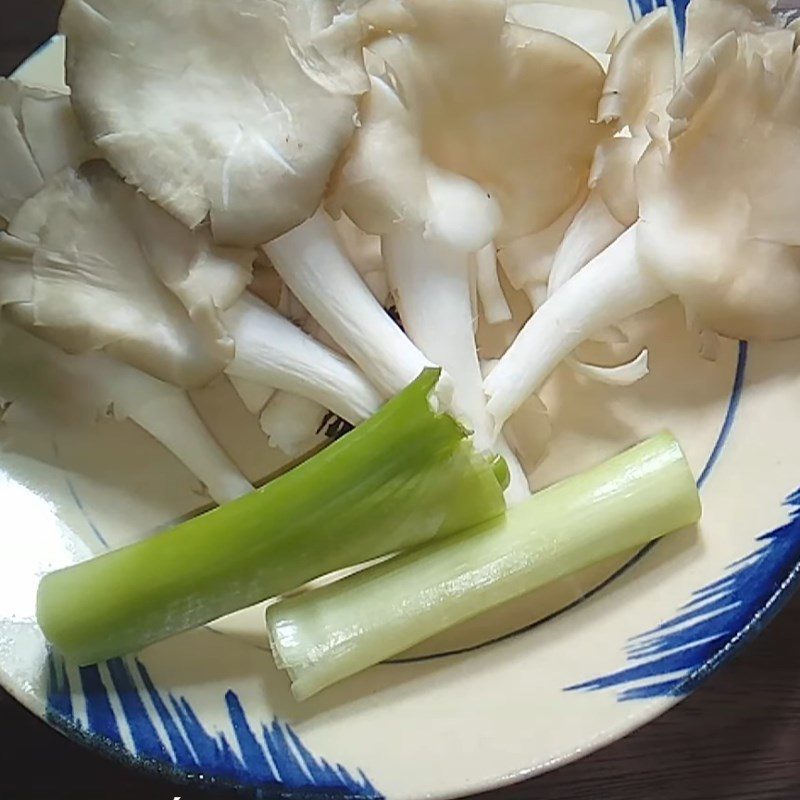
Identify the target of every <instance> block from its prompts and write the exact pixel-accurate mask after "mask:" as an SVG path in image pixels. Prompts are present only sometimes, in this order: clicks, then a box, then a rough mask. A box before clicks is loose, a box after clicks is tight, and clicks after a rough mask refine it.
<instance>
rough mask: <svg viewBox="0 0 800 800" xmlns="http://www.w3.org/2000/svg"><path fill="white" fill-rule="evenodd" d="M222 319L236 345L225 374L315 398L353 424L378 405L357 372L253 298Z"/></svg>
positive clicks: (246, 298)
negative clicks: (234, 353)
mask: <svg viewBox="0 0 800 800" xmlns="http://www.w3.org/2000/svg"><path fill="white" fill-rule="evenodd" d="M370 297H371V295H370ZM382 313H383V312H382ZM222 316H223V321H224V323H225V327H226V328H227V330H228V331H229V332H230V335H231V336H232V338H233V340H234V342H235V343H236V356H235V358H234V359H233V361H232V362H231V363H230V364H229V365H228V366H227V368H226V371H227V372H228V374H230V375H232V376H234V377H237V378H244V379H246V380H249V381H253V382H258V383H262V384H264V385H265V386H270V387H272V388H274V389H283V390H285V391H289V392H294V393H295V394H299V395H301V396H303V397H307V398H309V399H311V400H315V401H317V402H318V403H320V405H322V406H324V407H325V408H329V409H330V410H331V411H333V412H334V413H335V414H338V415H339V416H340V417H342V418H344V419H346V420H347V421H348V422H352V423H353V424H358V423H359V422H362V421H363V420H365V419H368V418H369V417H371V416H372V415H373V414H374V413H375V412H376V411H377V410H378V408H379V407H380V405H381V402H382V398H381V396H380V395H379V394H378V392H377V391H376V390H375V388H374V387H373V386H372V385H371V384H370V383H369V381H368V380H367V379H366V377H364V375H363V374H362V373H361V371H360V370H358V369H357V368H356V367H355V366H354V365H353V364H351V363H350V362H349V361H347V360H346V359H344V358H342V357H341V356H340V355H338V354H336V353H334V352H332V351H331V350H329V349H328V348H327V347H325V346H324V345H322V344H320V343H319V342H317V341H316V340H315V339H313V338H312V337H311V336H309V335H308V334H306V333H304V332H303V331H301V330H300V329H299V328H298V327H297V326H296V325H293V324H292V323H291V322H289V320H287V319H285V318H284V317H282V316H281V315H280V314H279V313H278V312H277V311H275V310H274V309H273V308H271V307H270V306H268V305H267V304H266V303H264V302H262V301H261V300H259V299H258V298H256V297H254V296H252V295H250V294H246V295H244V296H243V297H242V298H241V299H240V300H238V301H237V302H236V304H235V305H234V306H232V307H231V308H230V309H228V310H227V311H225V312H223V314H222Z"/></svg>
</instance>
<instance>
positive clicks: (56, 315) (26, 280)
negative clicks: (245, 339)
mask: <svg viewBox="0 0 800 800" xmlns="http://www.w3.org/2000/svg"><path fill="white" fill-rule="evenodd" d="M252 257H253V254H252V253H251V252H248V251H230V250H229V251H225V250H221V249H219V248H216V247H214V245H213V243H212V241H211V235H210V233H209V231H208V230H207V229H205V228H203V229H199V230H196V231H190V230H188V229H187V228H186V227H184V226H183V225H182V224H181V223H180V222H178V221H177V220H175V219H173V218H172V217H170V216H169V215H168V214H167V213H166V212H165V211H163V210H162V209H160V208H159V207H157V206H156V205H155V204H153V203H152V202H150V201H149V200H147V199H146V198H145V197H144V196H143V195H141V194H139V193H138V192H137V191H136V190H135V189H133V188H132V187H130V186H128V185H127V184H125V183H124V182H123V181H122V180H121V179H120V178H119V177H118V176H117V175H116V174H115V173H114V172H113V171H112V169H111V168H110V167H109V166H108V165H107V164H106V163H105V162H102V161H90V162H88V163H86V164H84V165H83V166H82V167H80V168H79V169H77V170H76V169H73V168H67V169H66V170H64V171H62V172H60V173H58V174H57V175H56V176H54V177H53V178H51V179H50V180H48V181H47V182H46V184H45V185H44V187H43V188H42V189H41V190H40V191H39V192H38V193H37V194H35V195H34V196H33V197H32V198H30V199H29V200H28V201H27V202H25V203H24V204H23V206H22V207H21V208H20V210H19V212H18V213H17V215H16V216H15V217H14V218H13V219H12V221H11V223H10V225H9V227H8V230H7V231H6V232H5V233H3V234H0V267H1V269H0V274H3V275H4V276H5V279H4V280H0V305H3V306H5V312H6V314H7V315H9V316H10V317H11V318H12V319H13V320H14V321H15V322H17V323H18V324H20V325H21V326H22V327H25V328H27V329H28V330H30V331H31V332H33V333H35V334H36V335H37V336H39V337H41V338H43V339H46V340H48V341H50V342H52V343H54V344H57V345H59V346H60V347H61V348H63V349H64V350H66V351H67V352H70V353H84V352H89V351H92V350H105V351H106V352H108V353H109V354H110V355H113V356H115V357H116V358H118V359H120V360H121V361H125V362H127V363H128V364H130V365H132V366H135V367H138V368H139V369H141V370H144V371H145V372H148V373H150V374H151V375H153V376H154V377H157V378H160V379H162V380H164V381H167V382H169V383H173V384H175V385H179V386H187V387H189V386H201V385H203V384H205V383H207V382H208V381H209V380H211V379H212V378H213V377H214V376H215V375H217V374H218V373H219V372H220V371H221V370H222V369H223V368H224V367H225V366H226V364H227V363H228V362H229V360H230V359H231V358H233V355H234V348H233V342H232V340H231V339H230V337H228V335H227V333H226V332H225V330H224V328H223V327H222V325H221V323H220V321H219V318H218V313H217V312H218V309H221V308H226V307H227V306H228V305H230V304H231V303H232V302H233V301H234V300H235V299H236V298H237V297H238V296H239V295H240V294H241V293H242V291H244V288H245V286H246V285H247V282H248V281H249V279H250V263H251V262H252Z"/></svg>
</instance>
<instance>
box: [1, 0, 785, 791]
mask: <svg viewBox="0 0 800 800" xmlns="http://www.w3.org/2000/svg"><path fill="white" fill-rule="evenodd" d="M604 2H606V3H607V4H608V6H609V7H610V8H612V9H613V10H615V11H616V13H618V16H619V19H620V20H621V21H624V20H626V19H628V18H629V15H630V13H631V12H630V8H632V7H633V6H629V4H628V3H627V2H626V0H620V2H618V3H615V2H614V0H604ZM575 5H576V7H579V6H581V5H582V3H581V2H579V1H578V0H576V2H575ZM639 5H640V6H641V5H647V3H646V2H645V0H640V3H639ZM676 5H677V3H676ZM642 10H643V9H641V8H637V11H636V13H637V14H638V13H641V11H642ZM576 13H580V11H579V10H576ZM62 59H63V52H62V49H61V44H60V43H59V42H58V41H56V42H55V43H54V44H52V45H51V46H49V47H48V48H46V49H45V50H44V51H43V52H41V53H40V54H38V55H37V56H36V57H35V58H34V59H32V60H31V61H30V62H28V64H26V66H25V67H24V68H23V69H22V70H21V72H20V77H21V78H23V79H25V80H28V81H31V82H33V83H37V84H39V85H48V84H53V83H59V82H60V81H61V79H62V75H61V64H62ZM627 332H628V334H629V336H630V338H631V342H632V344H631V347H632V348H633V347H635V346H636V345H637V343H641V342H643V341H647V342H648V343H649V344H650V346H651V353H652V360H651V364H652V374H651V375H650V376H649V377H648V378H647V379H646V380H644V381H643V382H642V383H641V384H639V385H638V386H636V387H634V388H629V389H612V388H609V387H601V386H596V385H588V384H585V383H583V382H580V381H579V380H578V379H576V378H574V377H573V376H572V375H571V374H570V373H569V372H567V371H565V370H564V371H561V372H560V373H558V374H557V375H556V376H555V378H554V379H553V380H552V381H551V382H550V383H549V384H548V387H547V391H546V397H545V399H546V400H547V401H548V402H549V405H550V406H551V408H553V409H555V417H554V423H555V430H556V434H555V439H554V441H553V443H552V447H551V454H550V455H549V456H548V457H547V459H546V460H545V462H544V463H543V465H542V466H541V468H540V469H539V471H538V473H537V475H536V479H537V481H538V482H539V483H540V484H544V483H547V482H550V481H552V480H555V479H557V478H560V477H563V476H565V475H566V474H568V473H570V472H573V471H575V470H576V469H578V468H581V467H583V466H589V465H591V464H593V463H596V462H597V461H598V460H599V459H601V458H602V457H604V456H607V455H610V454H611V453H613V452H616V451H618V450H620V449H622V448H623V447H624V446H626V445H629V444H631V443H633V442H634V441H637V440H639V439H641V438H643V437H645V436H647V435H649V434H651V433H654V432H655V431H657V430H659V429H661V428H665V427H667V428H670V429H671V430H672V431H673V432H674V433H675V434H676V435H677V436H678V437H679V439H680V440H681V442H682V443H683V445H684V447H685V450H686V452H687V454H688V457H689V459H690V461H691V463H692V465H693V467H694V468H695V470H696V474H697V475H698V476H699V480H700V483H701V486H702V496H703V502H704V506H705V514H704V518H703V522H702V525H701V526H700V527H699V529H696V530H687V531H684V532H681V533H678V534H676V535H673V536H671V537H668V538H667V539H665V540H664V541H662V542H660V543H658V544H657V545H654V546H652V547H649V548H647V549H646V550H645V551H644V552H642V553H639V554H629V555H628V556H627V557H626V558H624V559H621V560H617V561H615V562H614V563H608V564H603V565H600V566H599V567H595V568H593V569H592V570H590V571H588V572H587V573H585V574H583V575H580V576H577V577H575V578H572V579H570V580H568V581H563V582H561V583H559V584H558V585H556V586H553V587H550V588H548V589H547V590H545V591H540V592H537V593H536V594H534V595H531V596H528V597H526V598H524V599H523V600H521V601H518V602H516V603H513V604H511V605H510V606H507V607H505V608H503V609H501V610H499V611H497V612H495V613H492V614H490V615H487V616H485V617H483V618H481V619H479V620H477V621H475V622H473V623H470V624H469V625H467V626H464V627H462V628H460V629H458V630H454V631H451V632H449V633H448V634H446V635H444V636H442V637H440V638H438V639H436V640H435V641H431V642H428V643H427V644H425V645H424V646H423V647H420V648H419V649H418V650H416V651H414V652H412V653H408V654H405V656H404V657H403V658H402V659H398V660H397V661H396V662H393V663H390V664H384V665H381V666H379V667H376V668H374V669H372V670H369V671H368V672H366V673H365V674H363V675H361V676H359V677H356V678H354V679H351V680H350V681H348V682H346V683H343V684H341V685H340V686H338V687H336V688H334V689H332V690H330V691H328V692H326V693H323V694H322V695H321V696H319V697H318V698H316V699H314V700H312V701H310V702H308V703H307V704H304V705H298V704H297V703H295V702H294V701H293V700H292V698H291V695H290V693H289V690H288V685H287V682H286V679H285V678H284V676H283V675H281V674H279V673H278V672H277V671H276V669H275V667H274V666H273V664H272V660H271V658H270V656H269V654H268V652H267V651H266V645H265V641H264V632H263V620H262V613H263V610H262V609H255V610H251V611H248V612H244V613H242V614H239V615H235V616H234V617H232V618H230V619H227V620H223V621H222V622H220V623H218V624H216V625H215V626H214V627H213V628H209V629H204V630H198V631H195V632H193V633H190V634H187V635H184V636H181V637H178V638H176V639H174V640H172V641H169V642H165V643H163V644H160V645H157V646H155V647H152V648H150V649H148V650H147V651H145V652H143V653H142V654H140V655H139V657H138V658H128V659H116V660H114V661H111V662H109V663H107V664H102V665H100V666H97V667H89V668H84V669H80V670H78V669H75V668H72V667H70V666H66V665H65V664H64V663H63V662H62V661H61V660H60V659H58V658H57V657H53V656H51V655H50V654H49V653H48V650H47V648H46V646H45V643H44V641H43V639H42V636H41V633H40V631H39V630H38V628H37V626H36V624H35V621H34V598H35V593H36V587H37V583H38V580H39V578H40V576H41V575H42V574H43V573H44V572H46V571H47V570H49V569H52V568H54V567H57V566H61V565H65V564H67V563H69V562H71V561H73V560H75V559H76V558H80V557H82V556H83V555H85V554H86V552H87V551H102V550H103V549H105V548H107V547H113V546H117V545H120V544H123V543H126V542H129V541H132V540H135V539H137V538H140V537H142V536H144V535H146V534H147V532H149V531H152V530H154V529H156V528H157V527H159V526H162V525H164V524H166V523H167V522H169V521H170V520H173V519H175V518H177V517H179V516H180V515H182V514H185V513H187V512H191V511H192V510H193V509H195V508H196V507H197V506H198V505H201V504H202V500H201V499H199V498H198V496H197V493H196V490H197V487H196V486H195V484H194V482H193V481H192V479H191V477H190V476H188V475H187V474H186V473H185V471H184V470H183V468H182V467H181V466H180V464H178V463H177V462H176V461H175V460H174V459H173V458H172V457H171V456H169V455H168V454H166V453H165V452H163V451H162V450H161V448H160V447H159V446H158V445H157V444H156V443H155V442H154V441H152V440H150V439H149V438H148V437H147V436H146V435H145V434H143V433H142V432H141V431H140V430H138V429H136V428H134V427H132V426H128V425H125V424H119V423H110V422H109V423H102V424H98V425H95V426H94V427H92V428H87V429H78V428H73V429H71V430H69V431H65V432H63V433H62V434H59V435H58V436H57V437H56V438H55V439H49V438H48V439H43V438H42V436H41V435H40V434H37V433H36V432H35V431H34V432H28V433H26V432H24V431H16V430H14V431H12V430H6V431H5V434H4V439H3V449H2V451H1V452H0V507H2V509H3V514H4V518H5V525H4V528H3V537H4V540H3V555H2V559H1V560H0V680H2V683H3V685H4V686H5V687H6V688H7V689H8V690H9V691H10V692H12V693H13V694H14V695H15V696H16V697H17V698H18V699H19V700H20V701H21V702H22V703H24V704H25V705H26V706H28V707H29V708H30V709H31V710H32V711H33V712H34V713H36V714H38V715H39V716H41V717H43V718H45V719H47V720H48V721H49V722H50V723H51V724H52V725H53V726H55V727H56V728H58V729H59V730H61V731H63V732H64V733H65V734H67V735H68V736H70V737H73V738H77V739H80V740H81V741H83V742H85V743H86V745H87V746H89V747H92V748H94V749H96V750H98V751H101V752H103V753H106V754H110V755H113V756H115V757H117V758H120V759H122V760H124V761H126V762H129V763H133V764H136V765H137V766H140V767H142V768H145V769H154V770H159V771H161V772H162V773H163V772H167V773H169V774H173V775H174V776H175V778H176V779H177V780H189V781H196V780H202V781H206V782H219V783H222V784H229V785H234V786H237V787H241V788H245V789H250V790H252V793H253V794H254V795H256V796H270V795H273V794H277V793H280V794H281V796H285V797H293V798H294V797H304V796H308V795H309V794H313V795H314V796H315V797H320V796H321V797H331V798H334V797H345V796H346V797H378V796H385V797H389V798H394V799H396V800H400V799H401V798H409V799H410V798H420V797H423V796H427V797H452V796H458V795H466V794H470V793H473V792H477V791H479V790H483V789H488V788H493V787H497V786H499V785H501V784H503V783H506V782H509V781H517V780H521V779H523V778H526V777H529V776H531V775H534V774H536V773H538V772H542V771H544V770H548V769H552V768H553V767H556V766H558V765H560V764H563V763H565V762H567V761H570V760H572V759H575V758H578V757H580V756H582V755H585V754H586V753H588V752H590V751H592V750H594V749H595V748H597V747H600V746H602V745H604V744H607V743H609V742H611V741H613V740H615V739H618V738H619V737H621V736H624V735H625V734H626V733H628V732H629V731H631V730H633V729H635V728H637V727H639V726H641V725H643V724H645V723H646V722H648V721H649V720H651V719H653V718H654V717H656V716H657V715H659V714H661V713H662V712H663V711H665V710H666V709H667V708H669V707H670V706H671V705H673V704H674V703H675V702H677V700H679V699H680V698H681V697H683V696H684V695H685V694H687V693H688V692H690V691H691V690H692V689H693V688H694V687H695V686H696V685H697V683H698V682H699V681H700V680H701V679H702V678H703V677H704V676H705V675H707V674H708V673H709V672H710V671H712V670H713V669H715V668H716V667H717V666H718V665H719V664H720V663H721V662H722V661H724V659H725V658H727V656H728V655H729V654H730V653H731V652H732V651H733V650H734V649H735V648H736V647H737V646H738V645H739V644H741V643H742V642H743V641H744V640H745V639H747V638H748V636H750V635H751V634H752V633H753V632H754V631H757V630H758V629H759V628H760V627H761V626H762V625H763V624H764V622H765V621H766V620H768V619H769V617H770V616H771V615H772V614H774V613H775V611H776V609H777V608H778V606H779V605H780V603H781V602H782V601H783V599H785V597H786V595H787V594H788V592H789V590H790V589H791V587H792V585H793V583H794V581H795V578H796V575H797V572H798V562H799V561H800V521H799V520H798V513H797V509H798V507H800V492H798V490H797V487H798V484H800V468H798V466H797V452H798V446H800V418H799V417H798V414H797V398H798V397H799V396H800V370H798V368H797V364H798V363H800V344H798V343H786V344H775V345H770V346H761V345H759V346H751V347H748V346H746V345H745V344H736V343H732V342H728V343H727V344H725V345H724V346H723V348H722V352H721V353H720V357H719V359H718V360H717V361H716V362H715V363H710V362H707V361H703V360H701V359H700V358H698V357H697V354H696V353H697V342H696V341H695V339H694V338H693V336H692V335H690V334H689V333H687V332H686V330H685V325H684V322H683V319H682V316H681V311H680V309H679V308H678V306H677V305H674V304H670V303H666V304H663V305H662V306H659V307H658V308H657V309H655V310H653V311H651V312H648V313H647V314H645V315H643V316H641V317H640V318H638V319H636V320H633V321H632V322H631V323H630V324H628V325H627ZM195 399H196V401H197V403H198V405H199V407H200V408H201V409H202V412H203V414H204V415H205V416H206V418H207V420H208V421H209V424H210V425H211V426H212V427H213V428H214V430H215V431H216V432H217V433H218V435H219V436H220V438H221V439H222V440H223V441H225V442H226V444H227V445H228V446H229V447H230V449H231V452H232V454H233V455H234V457H236V458H237V460H238V461H239V463H240V464H241V466H242V468H243V469H244V470H245V471H246V472H247V473H248V474H249V475H250V477H251V478H254V479H255V478H257V477H259V476H262V475H264V474H267V473H268V472H269V471H270V470H271V469H272V468H273V467H274V466H276V463H277V461H276V457H275V456H274V454H271V453H270V452H269V451H268V450H267V448H266V444H264V446H263V447H260V446H257V447H254V445H253V443H254V442H258V441H259V439H258V437H259V436H260V433H259V432H258V430H257V427H256V426H255V423H254V422H252V421H251V420H250V419H249V418H248V417H247V415H246V413H245V412H244V411H243V409H242V408H241V406H240V405H239V404H238V401H237V400H236V398H235V397H234V395H233V394H232V392H231V391H230V389H229V387H227V386H226V385H225V384H220V385H218V386H215V387H212V388H211V389H209V390H206V391H204V392H202V393H200V394H198V395H197V396H196V398H195ZM97 602H98V603H102V602H103V598H102V597H98V598H97Z"/></svg>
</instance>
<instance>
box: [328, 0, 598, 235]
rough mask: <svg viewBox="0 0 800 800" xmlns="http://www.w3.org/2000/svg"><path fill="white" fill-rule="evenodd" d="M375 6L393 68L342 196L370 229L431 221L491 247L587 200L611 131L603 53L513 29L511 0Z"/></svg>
mask: <svg viewBox="0 0 800 800" xmlns="http://www.w3.org/2000/svg"><path fill="white" fill-rule="evenodd" d="M368 9H369V10H370V12H371V15H370V22H371V24H372V25H373V28H374V30H375V31H376V32H377V34H378V38H377V39H376V40H375V41H374V42H373V43H372V44H371V46H370V47H371V50H372V51H373V53H374V54H375V56H377V57H378V58H379V59H380V64H381V65H382V67H381V69H377V68H376V66H375V65H374V64H371V67H370V69H371V72H372V76H373V77H372V91H371V92H370V93H369V94H368V95H367V96H366V97H365V99H364V101H363V103H362V108H361V118H362V126H361V127H360V129H359V131H358V132H357V134H356V136H355V137H354V139H353V142H352V144H351V147H350V150H349V151H348V153H347V154H346V157H345V160H344V163H343V165H342V167H341V169H340V171H339V173H338V175H337V181H336V197H335V202H337V203H338V205H339V206H340V207H343V208H344V209H345V210H346V211H347V213H348V215H349V216H350V217H351V218H352V219H353V220H354V221H355V222H356V223H357V224H358V225H359V226H360V227H363V228H364V229H365V230H367V231H369V232H370V233H385V232H387V231H388V230H390V229H391V227H392V225H394V224H396V223H398V222H399V223H403V224H423V225H424V226H425V227H426V229H427V232H428V234H429V235H430V236H434V237H436V238H440V239H442V240H445V241H447V242H449V243H451V244H455V245H456V246H461V247H464V249H469V250H477V249H480V247H482V246H483V245H485V244H487V243H488V242H489V241H492V240H493V239H496V240H497V242H498V243H499V244H501V245H502V244H503V243H504V242H508V241H512V240H514V239H516V238H518V237H520V236H525V235H528V234H531V233H535V232H537V231H540V230H544V229H545V228H547V227H549V226H550V225H551V224H552V223H553V222H555V221H556V220H557V219H558V218H559V217H560V216H561V215H562V214H563V213H564V211H565V210H566V209H568V208H570V207H571V206H572V205H573V204H574V203H575V200H576V199H577V198H578V197H579V196H580V195H581V193H582V192H584V190H585V186H586V181H587V179H588V175H589V168H590V165H591V161H592V156H593V154H594V151H595V148H596V146H597V144H598V142H599V141H600V140H601V139H602V138H603V137H604V136H605V135H606V134H607V129H606V126H604V125H598V124H596V123H595V117H596V111H597V103H598V100H599V97H600V92H601V89H602V84H603V80H604V73H603V70H602V68H601V67H600V65H599V64H598V63H597V62H596V61H595V59H594V58H593V57H592V56H591V55H590V54H589V53H587V52H586V51H585V50H583V49H582V48H580V47H578V46H577V45H575V44H573V43H571V42H568V41H567V40H566V39H564V38H562V37H560V36H556V35H554V34H551V33H547V32H545V31H540V30H531V29H528V28H523V27H521V26H517V25H514V24H511V23H507V22H506V12H507V3H506V2H505V0H406V2H404V3H402V12H403V14H404V15H405V16H403V15H401V13H400V12H399V11H397V9H396V7H393V6H392V4H391V3H387V2H382V3H381V6H380V10H381V13H382V14H383V15H384V18H382V16H381V13H377V12H376V11H375V7H374V6H373V7H372V8H370V7H368ZM380 34H382V35H380Z"/></svg>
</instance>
